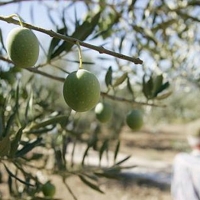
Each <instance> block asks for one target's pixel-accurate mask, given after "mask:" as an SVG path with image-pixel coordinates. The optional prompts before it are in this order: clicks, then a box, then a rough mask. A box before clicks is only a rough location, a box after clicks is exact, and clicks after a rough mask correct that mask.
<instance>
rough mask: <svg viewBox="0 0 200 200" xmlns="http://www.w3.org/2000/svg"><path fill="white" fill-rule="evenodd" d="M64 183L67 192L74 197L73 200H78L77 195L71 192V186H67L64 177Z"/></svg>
mask: <svg viewBox="0 0 200 200" xmlns="http://www.w3.org/2000/svg"><path fill="white" fill-rule="evenodd" d="M63 183H64V185H65V186H66V188H67V190H68V191H69V193H70V194H71V195H72V197H73V198H74V200H78V199H77V197H76V196H75V194H74V193H73V191H72V190H71V188H70V187H69V185H68V184H67V182H66V179H64V180H63Z"/></svg>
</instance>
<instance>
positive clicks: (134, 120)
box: [126, 109, 143, 130]
mask: <svg viewBox="0 0 200 200" xmlns="http://www.w3.org/2000/svg"><path fill="white" fill-rule="evenodd" d="M126 123H127V125H128V126H129V127H130V128H131V129H132V130H139V129H140V128H141V127H142V125H143V114H142V112H141V111H140V110H137V109H134V110H131V111H130V112H129V113H128V114H127V116H126Z"/></svg>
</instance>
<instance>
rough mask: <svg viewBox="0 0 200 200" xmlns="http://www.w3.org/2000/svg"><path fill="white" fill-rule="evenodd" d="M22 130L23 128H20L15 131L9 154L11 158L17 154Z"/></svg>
mask: <svg viewBox="0 0 200 200" xmlns="http://www.w3.org/2000/svg"><path fill="white" fill-rule="evenodd" d="M23 129H24V127H21V128H20V129H19V130H18V131H17V133H16V136H15V138H14V139H13V140H12V141H11V148H10V153H9V156H10V157H11V158H12V157H14V155H15V153H16V152H17V149H18V146H19V142H20V140H21V136H22V133H23Z"/></svg>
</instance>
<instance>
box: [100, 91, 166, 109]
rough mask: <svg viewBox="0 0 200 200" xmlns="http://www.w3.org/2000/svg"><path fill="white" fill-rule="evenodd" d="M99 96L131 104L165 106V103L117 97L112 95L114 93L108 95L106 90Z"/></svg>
mask: <svg viewBox="0 0 200 200" xmlns="http://www.w3.org/2000/svg"><path fill="white" fill-rule="evenodd" d="M101 96H102V97H107V98H109V99H112V100H116V101H121V102H126V103H131V104H134V105H143V106H154V107H166V105H157V104H154V103H148V102H138V101H135V100H133V99H126V98H123V97H117V96H114V95H110V94H108V93H106V92H101Z"/></svg>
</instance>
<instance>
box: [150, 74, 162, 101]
mask: <svg viewBox="0 0 200 200" xmlns="http://www.w3.org/2000/svg"><path fill="white" fill-rule="evenodd" d="M162 84H163V75H162V74H160V75H158V76H156V77H155V78H153V92H152V93H153V94H152V95H153V98H154V97H156V96H157V95H158V93H159V90H160V88H161V86H162Z"/></svg>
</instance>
